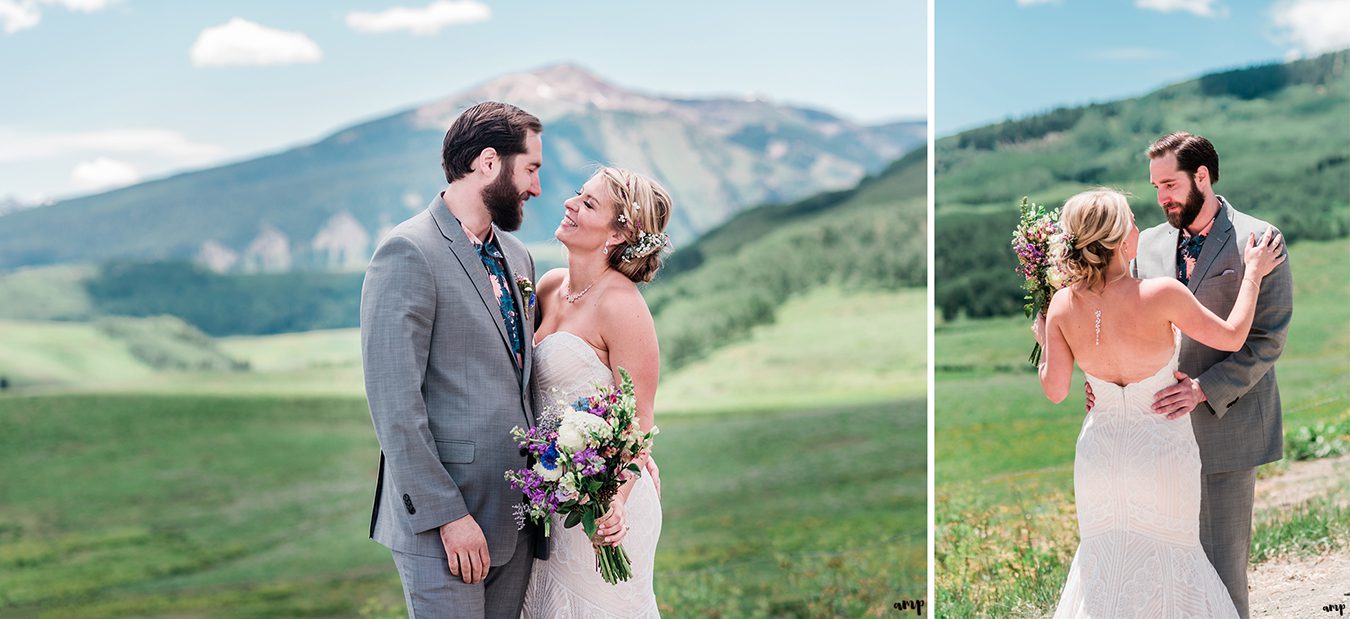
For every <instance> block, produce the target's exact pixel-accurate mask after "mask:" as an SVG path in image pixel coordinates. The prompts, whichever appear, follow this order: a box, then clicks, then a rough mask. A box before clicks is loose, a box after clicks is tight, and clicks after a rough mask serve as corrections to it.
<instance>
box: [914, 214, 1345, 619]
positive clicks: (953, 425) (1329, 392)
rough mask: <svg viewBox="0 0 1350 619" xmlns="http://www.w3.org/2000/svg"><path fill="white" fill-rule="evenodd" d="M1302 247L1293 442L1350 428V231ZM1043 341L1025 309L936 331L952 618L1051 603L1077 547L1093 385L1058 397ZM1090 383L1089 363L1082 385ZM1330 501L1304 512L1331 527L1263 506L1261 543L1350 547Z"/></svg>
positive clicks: (1293, 346)
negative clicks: (1041, 356)
mask: <svg viewBox="0 0 1350 619" xmlns="http://www.w3.org/2000/svg"><path fill="white" fill-rule="evenodd" d="M1290 254H1291V266H1292V268H1293V276H1294V318H1293V323H1292V325H1291V326H1290V328H1289V337H1288V341H1287V343H1286V345H1285V350H1284V353H1283V355H1282V356H1281V358H1280V361H1279V364H1278V366H1277V369H1278V372H1279V377H1280V395H1281V398H1282V400H1283V411H1284V427H1285V435H1286V442H1289V441H1290V440H1294V439H1293V437H1294V436H1296V435H1297V434H1298V430H1299V429H1300V428H1304V427H1310V426H1316V425H1317V424H1319V423H1335V422H1339V423H1342V424H1350V357H1347V355H1346V351H1347V350H1350V328H1347V327H1350V309H1348V308H1350V305H1348V304H1347V299H1350V278H1347V277H1346V275H1345V270H1344V266H1345V260H1346V256H1347V255H1350V240H1347V239H1341V240H1336V241H1303V242H1300V243H1296V244H1294V245H1293V246H1291V247H1290ZM1031 343H1032V338H1031V332H1030V329H1029V323H1028V321H1027V320H1026V319H1024V318H996V319H985V320H961V321H955V322H952V323H948V324H945V325H939V326H938V328H937V333H936V354H937V359H936V367H935V373H936V384H935V387H936V391H935V393H934V398H935V404H934V406H935V411H936V413H935V419H934V421H935V424H936V427H935V433H936V440H937V453H936V456H935V461H936V466H937V470H936V477H935V482H936V488H937V503H936V505H935V512H936V518H937V523H938V531H937V533H936V535H937V544H938V564H939V566H937V567H935V569H936V570H938V571H937V573H936V574H935V577H936V579H937V583H938V585H937V586H938V590H939V595H938V600H937V601H938V603H939V608H946V609H947V611H946V612H948V613H954V614H951V615H949V616H968V615H990V616H1012V615H1017V616H1037V615H1038V613H1042V612H1045V611H1047V610H1048V609H1050V608H1052V607H1053V605H1054V603H1055V600H1056V599H1057V595H1058V593H1059V588H1060V586H1062V584H1063V579H1064V576H1065V573H1066V571H1067V568H1068V563H1069V559H1070V558H1071V555H1072V551H1073V548H1074V547H1075V545H1076V540H1077V537H1076V532H1077V529H1076V522H1075V520H1074V512H1073V493H1072V490H1073V453H1074V441H1075V438H1076V437H1077V435H1078V433H1079V431H1080V429H1081V427H1082V423H1083V414H1084V413H1083V393H1082V391H1081V388H1076V389H1074V390H1072V391H1071V392H1070V395H1069V398H1068V399H1067V400H1066V401H1065V402H1063V403H1062V404H1059V405H1053V404H1051V403H1050V402H1049V401H1048V400H1046V399H1045V397H1044V396H1043V395H1042V393H1041V389H1040V385H1039V383H1038V382H1037V381H1036V377H1035V374H1033V373H1032V372H1031V371H1030V368H1029V366H1028V365H1027V364H1026V362H1025V359H1026V353H1027V352H1028V351H1029V349H1030V345H1031ZM1082 380H1083V378H1082V373H1081V372H1078V373H1076V376H1075V378H1074V380H1073V384H1074V385H1081V384H1082ZM1329 500H1330V501H1331V503H1328V504H1321V503H1318V504H1316V505H1313V506H1312V507H1310V508H1307V509H1308V510H1310V511H1309V512H1308V515H1306V516H1304V517H1303V518H1302V521H1303V522H1304V523H1305V524H1309V523H1310V525H1309V526H1311V525H1316V526H1320V527H1322V529H1320V530H1322V531H1323V533H1320V534H1319V533H1316V531H1308V530H1300V531H1295V532H1294V533H1290V532H1288V531H1285V532H1280V531H1275V530H1273V529H1271V527H1275V526H1276V525H1277V524H1278V523H1281V522H1286V521H1288V520H1289V517H1288V516H1287V515H1286V514H1282V513H1281V514H1274V513H1272V514H1258V515H1259V516H1260V518H1259V520H1261V522H1264V523H1268V524H1264V525H1260V526H1258V533H1257V537H1258V539H1271V538H1272V537H1275V538H1278V537H1281V536H1288V535H1294V537H1297V538H1298V543H1299V544H1303V543H1304V542H1305V541H1306V540H1305V539H1304V538H1307V536H1309V535H1312V536H1314V538H1315V537H1316V536H1317V535H1322V536H1323V537H1324V538H1325V539H1322V541H1321V542H1317V541H1316V539H1313V538H1309V539H1313V541H1311V542H1308V545H1309V547H1313V548H1323V549H1325V548H1328V547H1329V546H1327V544H1334V543H1350V539H1341V538H1342V537H1344V536H1345V535H1344V534H1343V533H1337V531H1339V530H1342V529H1338V528H1337V527H1345V526H1347V525H1348V524H1350V512H1347V511H1344V510H1340V511H1338V510H1337V509H1335V508H1333V505H1332V504H1334V503H1335V501H1336V500H1340V499H1336V498H1335V497H1330V499H1329ZM1269 523H1276V524H1269ZM1338 523H1339V524H1338ZM1279 526H1284V525H1279ZM1299 526H1304V525H1299ZM1263 527H1264V530H1263ZM1314 528H1315V527H1314ZM1317 539H1321V538H1317ZM1338 540H1339V541H1338ZM1296 545H1297V544H1296Z"/></svg>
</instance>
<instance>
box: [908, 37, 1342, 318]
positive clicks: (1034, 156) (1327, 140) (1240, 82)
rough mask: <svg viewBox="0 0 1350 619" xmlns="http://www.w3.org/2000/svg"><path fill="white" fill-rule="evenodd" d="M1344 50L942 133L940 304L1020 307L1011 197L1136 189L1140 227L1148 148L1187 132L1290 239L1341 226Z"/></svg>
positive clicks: (1337, 232)
mask: <svg viewBox="0 0 1350 619" xmlns="http://www.w3.org/2000/svg"><path fill="white" fill-rule="evenodd" d="M1347 63H1350V51H1342V52H1337V53H1332V54H1327V55H1324V56H1321V57H1318V58H1313V59H1309V60H1301V61H1297V62H1292V63H1287V64H1277V65H1266V66H1258V67H1251V68H1246V69H1238V70H1233V71H1225V72H1222V73H1215V74H1212V75H1206V76H1203V77H1200V78H1198V79H1195V80H1191V81H1187V82H1182V83H1179V84H1175V85H1172V86H1169V87H1166V88H1163V89H1161V90H1158V91H1157V92H1153V93H1150V94H1148V95H1145V96H1142V97H1138V98H1134V99H1127V100H1122V101H1114V102H1110V103H1102V104H1096V105H1090V106H1085V107H1078V108H1069V109H1060V110H1055V111H1053V112H1049V113H1047V114H1042V115H1038V116H1035V117H1031V118H1027V119H1023V120H1016V121H1009V122H1004V123H999V124H996V125H990V126H987V127H982V128H978V129H973V130H970V131H966V132H964V133H961V134H958V135H954V136H950V137H946V138H943V139H941V140H938V142H937V144H936V151H935V153H936V159H937V161H936V171H937V178H936V181H935V183H936V186H935V190H936V201H937V204H936V214H935V225H936V226H937V228H936V230H935V233H934V234H935V238H936V247H935V252H934V253H935V256H936V264H935V266H936V276H937V290H936V295H937V303H938V306H939V307H940V308H941V310H942V313H943V316H944V317H946V318H953V317H955V316H958V315H962V314H964V315H967V316H975V317H979V316H994V315H1004V314H1013V313H1017V312H1020V310H1021V307H1022V293H1021V290H1020V289H1019V287H1018V286H1019V281H1018V279H1017V277H1016V275H1015V274H1014V273H1013V271H1012V268H1013V266H1014V258H1013V256H1012V253H1011V252H1010V251H1008V239H1009V238H1010V236H1011V233H1012V229H1013V227H1014V226H1015V225H1016V222H1017V206H1016V205H1017V201H1018V199H1019V198H1020V197H1021V196H1029V197H1030V198H1031V199H1032V201H1034V202H1040V203H1044V204H1051V205H1055V204H1059V203H1062V202H1063V201H1064V200H1065V199H1066V198H1068V197H1069V196H1070V195H1072V194H1074V193H1076V192H1078V191H1082V190H1084V189H1088V188H1091V187H1094V186H1097V185H1107V186H1112V187H1117V188H1120V189H1123V190H1126V191H1128V192H1130V193H1131V194H1132V195H1133V198H1132V199H1131V203H1132V205H1133V207H1134V210H1135V214H1136V216H1137V217H1138V221H1139V225H1140V226H1141V227H1146V226H1151V225H1155V224H1157V223H1160V222H1162V220H1163V218H1162V214H1161V213H1160V211H1159V209H1158V207H1157V205H1156V202H1155V194H1154V191H1153V188H1152V187H1151V186H1150V185H1149V184H1148V161H1147V158H1146V157H1145V156H1144V149H1145V148H1146V147H1147V146H1148V145H1149V143H1150V142H1152V141H1153V139H1155V138H1157V137H1158V136H1160V135H1163V134H1165V133H1168V132H1170V131H1176V130H1187V131H1191V132H1193V133H1198V134H1201V135H1204V136H1205V137H1207V138H1209V139H1210V140H1212V141H1213V142H1214V144H1215V146H1216V147H1217V148H1218V150H1219V155H1220V172H1221V175H1220V181H1219V182H1218V183H1217V184H1216V185H1215V188H1216V190H1217V191H1218V193H1220V194H1221V195H1224V196H1225V197H1227V198H1228V199H1229V200H1230V201H1231V202H1232V203H1233V205H1234V206H1235V207H1237V208H1238V209H1240V210H1243V211H1244V212H1248V213H1251V214H1253V215H1255V216H1257V217H1261V218H1263V219H1267V220H1269V221H1271V222H1272V223H1274V224H1276V225H1277V226H1279V227H1280V229H1281V230H1283V231H1284V233H1285V235H1286V236H1287V237H1288V238H1289V239H1290V240H1291V241H1297V240H1299V239H1332V238H1341V237H1345V236H1347V235H1350V76H1347V74H1346V70H1347Z"/></svg>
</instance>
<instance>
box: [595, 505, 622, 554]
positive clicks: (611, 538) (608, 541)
mask: <svg viewBox="0 0 1350 619" xmlns="http://www.w3.org/2000/svg"><path fill="white" fill-rule="evenodd" d="M595 524H596V531H595V537H594V538H593V540H594V541H595V542H596V543H597V544H604V545H606V546H618V545H619V542H622V541H623V538H624V537H627V536H628V523H627V514H626V512H625V510H624V500H623V498H622V497H617V496H616V497H614V499H613V500H612V501H610V502H609V511H607V512H605V515H604V516H601V517H600V519H599V520H597V521H595Z"/></svg>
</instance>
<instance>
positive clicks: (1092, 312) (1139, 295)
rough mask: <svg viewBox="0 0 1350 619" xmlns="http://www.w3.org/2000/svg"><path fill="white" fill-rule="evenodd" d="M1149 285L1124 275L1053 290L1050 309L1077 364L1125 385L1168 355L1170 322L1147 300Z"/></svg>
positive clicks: (1154, 368) (1149, 371)
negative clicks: (1101, 285) (1098, 286)
mask: <svg viewBox="0 0 1350 619" xmlns="http://www.w3.org/2000/svg"><path fill="white" fill-rule="evenodd" d="M1149 288H1150V286H1149V284H1148V282H1147V281H1141V280H1137V279H1133V278H1130V277H1125V278H1123V279H1121V280H1118V281H1115V282H1112V283H1111V284H1110V285H1108V286H1106V287H1105V289H1104V290H1102V291H1100V292H1094V291H1089V290H1087V288H1086V287H1085V286H1081V285H1075V286H1071V287H1069V288H1065V289H1063V290H1061V291H1059V292H1058V293H1056V295H1055V299H1054V301H1053V302H1052V303H1051V305H1050V315H1051V318H1052V320H1053V321H1054V322H1055V323H1056V324H1058V325H1059V328H1060V330H1061V332H1062V333H1063V334H1064V339H1065V341H1066V342H1067V343H1068V345H1069V350H1070V351H1072V352H1073V357H1074V361H1075V362H1077V364H1078V367H1079V368H1080V369H1082V370H1083V371H1084V372H1086V373H1088V374H1091V375H1092V376H1094V377H1096V378H1099V379H1101V380H1105V381H1110V382H1113V383H1115V384H1117V385H1128V384H1130V383H1133V382H1138V381H1140V380H1143V379H1145V378H1148V377H1150V376H1152V375H1153V374H1155V373H1157V371H1158V369H1159V368H1161V367H1163V366H1164V365H1166V364H1167V363H1168V362H1169V361H1171V358H1172V352H1173V346H1174V344H1175V339H1174V334H1173V331H1172V323H1171V322H1169V321H1168V320H1167V319H1166V318H1164V316H1163V312H1161V311H1159V307H1158V304H1157V303H1156V302H1150V296H1151V295H1150V294H1149V292H1150V290H1149ZM1098 312H1100V314H1098ZM1099 316H1100V322H1099Z"/></svg>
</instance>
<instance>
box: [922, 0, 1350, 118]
mask: <svg viewBox="0 0 1350 619" xmlns="http://www.w3.org/2000/svg"><path fill="white" fill-rule="evenodd" d="M935 10H936V28H935V35H934V36H935V41H934V56H935V70H936V74H937V75H936V79H935V81H936V83H935V85H934V87H935V105H936V109H935V111H934V119H933V120H934V125H935V128H936V133H937V135H938V136H943V135H948V134H951V133H953V132H956V131H959V130H962V129H968V128H972V127H976V126H980V125H985V124H988V123H991V122H998V121H1000V120H1004V119H1006V118H1009V117H1012V118H1018V117H1022V116H1026V115H1028V114H1032V113H1036V112H1041V111H1046V110H1049V109H1053V108H1055V107H1058V106H1063V105H1074V104H1081V103H1089V102H1094V101H1109V100H1113V99H1118V98H1123V97H1131V96H1136V95H1141V94H1145V93H1147V92H1149V91H1151V90H1154V89H1156V88H1158V87H1160V86H1164V85H1167V84H1171V83H1174V82H1178V81H1183V80H1186V79H1189V78H1193V77H1196V76H1199V75H1202V74H1204V73H1208V72H1211V71H1213V70H1215V69H1225V68H1232V67H1239V66H1244V65H1248V64H1253V63H1264V62H1272V61H1282V60H1285V59H1287V58H1293V57H1297V56H1300V55H1309V54H1311V55H1316V54H1317V53H1320V52H1324V51H1330V50H1332V49H1342V48H1345V47H1350V0H1281V1H1270V0H1266V1H1238V0H1109V1H1108V0H1092V1H1089V0H1059V1H1054V0H1050V1H1044V0H978V1H955V2H947V1H943V0H938V2H937V6H936V9H935Z"/></svg>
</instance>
